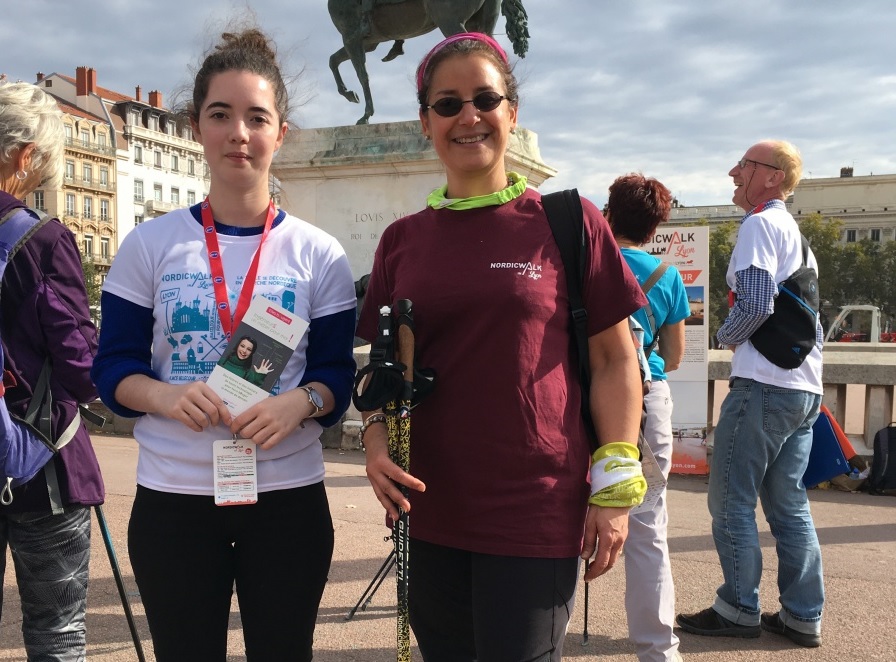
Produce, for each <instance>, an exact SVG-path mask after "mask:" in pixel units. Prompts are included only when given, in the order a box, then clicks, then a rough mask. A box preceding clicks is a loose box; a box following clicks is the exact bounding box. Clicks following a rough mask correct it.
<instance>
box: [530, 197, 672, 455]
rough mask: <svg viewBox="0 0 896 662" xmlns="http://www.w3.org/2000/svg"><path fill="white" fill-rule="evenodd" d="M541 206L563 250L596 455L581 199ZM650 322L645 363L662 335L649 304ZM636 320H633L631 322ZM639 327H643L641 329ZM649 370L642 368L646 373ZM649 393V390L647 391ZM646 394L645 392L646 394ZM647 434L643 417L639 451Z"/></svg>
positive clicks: (585, 414) (551, 200) (648, 284)
mask: <svg viewBox="0 0 896 662" xmlns="http://www.w3.org/2000/svg"><path fill="white" fill-rule="evenodd" d="M541 202H542V204H543V205H544V212H545V215H546V216H547V218H548V224H549V225H550V226H551V232H552V233H553V235H554V241H555V242H556V243H557V247H558V248H559V249H560V258H561V260H562V261H563V269H564V271H565V272H566V285H567V288H568V289H567V293H568V296H569V313H570V317H571V320H570V325H571V335H572V340H573V345H574V347H575V354H576V359H577V367H578V373H579V384H580V385H581V387H582V418H583V419H584V421H585V432H586V433H587V434H588V444H589V446H590V448H591V452H592V453H594V451H596V450H597V449H598V440H597V432H596V431H595V428H594V421H593V419H592V417H591V407H590V400H589V394H590V392H591V366H590V363H589V360H588V312H587V311H586V310H585V303H584V301H583V299H582V288H583V286H584V282H585V262H586V261H587V257H588V249H587V244H586V243H585V217H584V215H583V212H582V200H581V198H580V197H579V192H578V190H577V189H567V190H565V191H557V192H556V193H548V194H547V195H543V196H541ZM668 267H669V265H667V264H661V265H659V266H658V267H657V268H656V269H655V270H654V272H653V273H652V274H650V277H649V278H648V279H647V280H646V281H645V282H644V283H643V284H642V285H641V290H642V291H643V292H644V294H645V296H646V294H647V292H648V291H649V290H650V289H651V288H652V287H653V286H654V285H655V284H656V282H657V281H658V280H659V279H660V277H662V275H663V274H664V273H665V272H666V269H668ZM645 308H646V309H647V319H648V321H649V323H650V330H651V332H652V333H653V342H651V343H650V345H648V346H647V347H644V356H645V359H644V361H645V362H646V357H648V356H650V352H652V351H653V349H654V347H656V344H657V342H658V340H659V333H658V330H657V328H656V319H655V318H654V315H653V308H651V307H650V304H649V303H648V304H647V306H645ZM630 319H633V318H630ZM639 327H640V325H639ZM644 369H646V368H642V373H643V370H644ZM641 378H642V382H643V380H644V379H650V373H649V372H648V373H647V374H646V375H645V374H642V375H641ZM647 390H649V386H648V387H647ZM645 393H646V391H645ZM643 432H644V416H643V414H642V416H641V429H640V430H639V433H638V437H639V439H638V447H639V448H640V446H641V440H642V439H643Z"/></svg>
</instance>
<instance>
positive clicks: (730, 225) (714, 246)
mask: <svg viewBox="0 0 896 662" xmlns="http://www.w3.org/2000/svg"><path fill="white" fill-rule="evenodd" d="M736 232H737V223H736V222H735V221H728V222H726V223H722V224H721V225H717V226H716V227H714V228H713V229H712V230H711V231H710V233H709V292H708V293H707V295H708V296H707V301H706V310H707V318H708V324H709V344H710V346H711V347H714V346H715V338H716V331H718V330H719V327H720V326H722V322H724V321H725V318H726V317H727V316H728V290H729V288H728V283H727V282H726V281H725V275H726V274H727V273H728V263H729V262H730V261H731V252H732V251H733V250H734V244H733V243H732V237H734V235H735V233H736Z"/></svg>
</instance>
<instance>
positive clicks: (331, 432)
mask: <svg viewBox="0 0 896 662" xmlns="http://www.w3.org/2000/svg"><path fill="white" fill-rule="evenodd" d="M369 352H370V346H369V345H364V346H361V347H357V348H355V362H356V363H357V364H358V367H359V368H361V367H363V366H365V365H367V362H368V358H369ZM730 376H731V352H730V351H728V350H710V351H709V397H708V402H707V421H708V422H709V425H710V427H712V426H713V425H714V424H715V423H716V421H715V420H714V415H713V412H714V411H715V401H714V399H715V382H716V381H726V382H727V381H728V378H729V377H730ZM851 384H856V385H864V386H865V402H864V417H863V423H864V425H863V428H862V432H861V433H860V434H858V435H855V434H850V435H849V437H850V440H851V441H852V443H853V445H854V446H855V449H856V451H857V452H858V453H859V454H861V455H871V454H872V443H873V440H874V435H875V434H876V433H877V431H878V430H879V429H881V428H883V427H886V426H887V425H889V424H890V423H891V422H892V420H893V390H894V384H896V346H894V345H893V344H892V343H890V344H889V345H879V344H876V343H872V344H862V345H858V344H850V345H833V344H829V345H828V346H827V347H825V351H824V397H823V402H824V404H825V405H827V407H828V408H829V409H830V410H831V411H832V412H833V414H834V416H835V417H836V419H837V420H838V421H840V422H841V423H843V422H845V420H846V406H847V400H846V395H847V390H846V387H847V386H848V385H851ZM850 406H853V403H850ZM96 407H97V408H99V409H103V410H104V411H103V412H102V413H104V414H109V420H108V422H107V423H106V426H104V430H105V431H107V432H108V431H110V430H111V431H113V432H115V433H119V434H129V433H130V432H131V431H132V429H133V422H134V419H120V418H119V417H116V416H112V415H111V412H108V411H107V410H105V408H103V407H102V406H101V403H99V401H97V403H96ZM360 419H361V414H360V412H358V410H357V409H355V407H354V406H350V407H349V410H348V412H346V415H345V417H344V418H343V424H342V425H341V426H340V425H334V426H333V427H331V428H328V429H326V430H324V434H323V435H322V437H321V442H322V443H323V445H324V447H325V448H344V449H353V448H358V447H359V445H358V428H359V427H360V425H361V420H360ZM94 429H95V428H94Z"/></svg>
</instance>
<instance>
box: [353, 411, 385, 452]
mask: <svg viewBox="0 0 896 662" xmlns="http://www.w3.org/2000/svg"><path fill="white" fill-rule="evenodd" d="M385 422H386V415H385V414H383V413H379V412H378V413H376V414H371V415H370V416H368V417H367V420H366V421H364V422H363V423H361V429H359V430H358V442H359V443H360V444H361V446H362V447H363V446H364V433H365V432H367V428H369V427H370V426H371V425H373V424H374V423H385Z"/></svg>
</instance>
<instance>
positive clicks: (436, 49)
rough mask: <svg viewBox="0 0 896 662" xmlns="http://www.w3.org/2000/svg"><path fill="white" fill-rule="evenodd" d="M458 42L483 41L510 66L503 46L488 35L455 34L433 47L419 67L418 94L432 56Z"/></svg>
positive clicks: (472, 33) (476, 33)
mask: <svg viewBox="0 0 896 662" xmlns="http://www.w3.org/2000/svg"><path fill="white" fill-rule="evenodd" d="M457 41H481V42H482V43H483V44H486V45H488V46H489V47H491V49H492V50H493V51H495V52H496V53H497V54H498V55H500V56H501V59H502V60H504V64H509V62H508V60H507V53H505V52H504V49H503V48H501V45H500V44H499V43H498V42H497V41H495V40H494V39H492V38H491V37H489V36H488V35H487V34H482V33H481V32H461V33H460V34H453V35H451V36H450V37H448V38H447V39H444V40H443V41H440V42H439V43H438V44H436V45H435V46H433V48H432V50H431V51H429V53H427V54H426V57H424V58H423V60H422V61H421V62H420V66H419V67H417V92H420V91H422V89H423V74H425V73H426V67H428V66H429V61H430V60H431V59H432V56H433V55H435V54H436V53H438V52H439V51H440V50H442V49H443V48H445V46H448V45H449V44H453V43H455V42H457Z"/></svg>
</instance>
